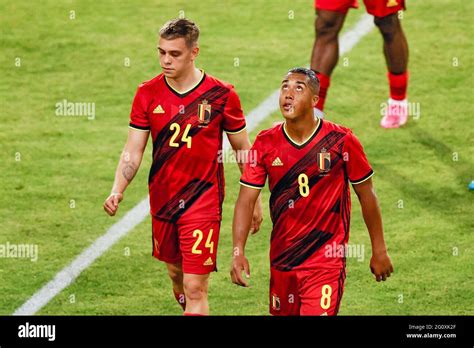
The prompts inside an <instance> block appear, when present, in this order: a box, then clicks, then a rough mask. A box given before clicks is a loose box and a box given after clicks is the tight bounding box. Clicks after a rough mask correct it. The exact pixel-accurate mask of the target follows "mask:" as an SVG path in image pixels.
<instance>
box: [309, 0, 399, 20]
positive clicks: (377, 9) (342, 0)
mask: <svg viewBox="0 0 474 348" xmlns="http://www.w3.org/2000/svg"><path fill="white" fill-rule="evenodd" d="M364 4H365V8H366V9H367V12H368V13H369V14H371V15H373V16H375V17H385V16H388V15H391V14H393V13H397V12H398V11H401V10H404V9H405V0H364ZM314 7H315V8H316V9H318V10H326V11H335V12H341V13H347V11H348V10H349V8H351V7H352V8H359V3H358V2H357V0H314Z"/></svg>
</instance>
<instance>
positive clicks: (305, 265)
mask: <svg viewBox="0 0 474 348" xmlns="http://www.w3.org/2000/svg"><path fill="white" fill-rule="evenodd" d="M249 158H251V160H249V161H248V163H246V165H245V169H244V173H243V175H242V177H241V179H240V183H241V185H244V186H249V187H252V188H255V189H261V188H263V187H264V186H265V181H266V178H267V176H268V183H269V187H270V191H271V196H270V214H271V218H272V222H273V230H272V235H271V246H270V262H271V266H272V268H275V269H277V270H279V271H290V270H298V269H315V268H340V267H343V266H344V265H345V253H344V249H343V248H344V247H345V245H346V244H347V241H348V238H349V225H350V211H351V200H350V188H349V183H352V184H358V183H361V182H363V181H365V180H367V179H368V178H370V177H371V176H372V175H373V171H372V169H371V167H370V165H369V163H368V161H367V158H366V156H365V154H364V150H363V148H362V145H361V144H360V142H359V140H358V139H357V138H356V137H355V135H354V134H353V133H352V132H351V130H350V129H348V128H345V127H342V126H339V125H336V124H334V123H332V122H329V121H326V120H324V121H323V120H320V119H318V125H317V127H316V129H315V130H314V132H313V134H312V135H311V136H310V137H309V138H308V139H307V140H306V141H305V142H304V143H301V144H299V143H297V142H295V141H293V140H292V139H291V138H290V136H289V135H288V133H287V131H286V128H285V123H282V124H279V125H277V126H275V127H273V128H271V129H268V130H265V131H262V132H260V133H259V134H258V136H257V138H256V140H255V143H254V145H253V147H252V150H251V153H250V156H249Z"/></svg>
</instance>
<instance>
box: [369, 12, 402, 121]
mask: <svg viewBox="0 0 474 348" xmlns="http://www.w3.org/2000/svg"><path fill="white" fill-rule="evenodd" d="M374 22H375V25H376V26H377V27H378V28H379V30H380V33H381V34H382V37H383V41H384V43H383V52H384V55H385V60H386V62H387V69H388V78H389V83H390V99H389V103H388V107H387V111H386V114H385V116H384V118H383V119H382V122H381V126H382V127H384V128H398V127H400V126H402V125H404V124H405V123H406V122H407V119H408V110H407V109H408V103H407V100H406V89H407V82H408V72H407V66H408V42H407V39H406V37H405V34H404V33H403V29H402V26H401V24H400V20H399V18H398V14H397V13H394V14H391V15H389V16H385V17H375V19H374Z"/></svg>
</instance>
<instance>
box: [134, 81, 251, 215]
mask: <svg viewBox="0 0 474 348" xmlns="http://www.w3.org/2000/svg"><path fill="white" fill-rule="evenodd" d="M200 116H201V117H200ZM206 117H207V118H208V119H207V118H206ZM206 120H208V122H206ZM130 127H132V128H136V129H142V130H143V129H145V130H146V129H149V130H151V137H152V140H153V163H152V167H151V170H150V175H149V191H150V206H151V214H152V215H153V216H155V217H157V218H159V219H161V220H165V221H170V222H177V221H179V222H185V221H196V220H220V219H221V214H222V202H223V200H224V174H223V173H224V168H223V164H222V162H220V161H219V150H221V149H222V131H223V130H225V131H228V132H236V131H239V130H241V129H243V128H245V118H244V115H243V112H242V108H241V106H240V101H239V97H238V96H237V93H236V92H235V90H234V88H233V86H232V85H230V84H228V83H225V82H222V81H220V80H218V79H216V78H214V77H212V76H209V75H204V77H203V79H202V80H201V82H200V83H199V84H198V85H197V86H195V88H194V89H193V90H191V91H189V92H187V93H185V94H179V93H178V92H176V91H175V90H173V89H172V88H171V86H170V85H169V84H168V83H167V81H166V79H165V78H164V76H163V74H160V75H158V76H157V77H155V78H153V79H152V80H150V81H147V82H145V83H143V84H141V85H140V86H139V88H138V90H137V92H136V95H135V99H134V102H133V106H132V111H131V114H130Z"/></svg>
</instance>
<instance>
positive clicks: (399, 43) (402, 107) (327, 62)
mask: <svg viewBox="0 0 474 348" xmlns="http://www.w3.org/2000/svg"><path fill="white" fill-rule="evenodd" d="M364 4H365V7H366V9H367V12H368V13H369V14H371V15H373V16H374V22H375V25H376V26H377V27H378V28H379V30H380V33H381V34H382V37H383V41H384V44H383V52H384V55H385V61H386V63H387V69H388V72H387V77H388V82H389V87H390V98H389V100H388V104H387V108H386V109H385V115H384V117H383V118H382V120H381V122H380V125H381V126H382V127H383V128H398V127H400V126H403V125H404V124H405V123H406V122H407V120H408V102H407V85H408V70H407V65H408V43H407V39H406V38H405V34H404V33H403V30H402V26H401V24H400V20H399V18H398V15H397V13H398V12H399V11H401V10H403V9H405V1H404V0H364ZM358 6H359V5H358V2H357V0H315V8H316V14H317V16H316V21H315V29H316V39H315V41H314V46H313V51H312V56H311V69H313V70H314V71H315V72H317V74H318V77H319V81H320V84H321V86H320V91H319V100H318V103H317V105H316V107H315V109H314V111H315V114H316V115H317V116H319V117H322V116H323V109H324V102H325V100H326V93H327V90H328V88H329V85H330V77H331V74H332V71H333V69H334V67H335V66H336V64H337V60H338V58H339V44H338V35H339V32H340V31H341V28H342V26H343V24H344V20H345V18H346V14H347V11H348V10H349V8H351V7H353V8H357V7H358Z"/></svg>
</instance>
